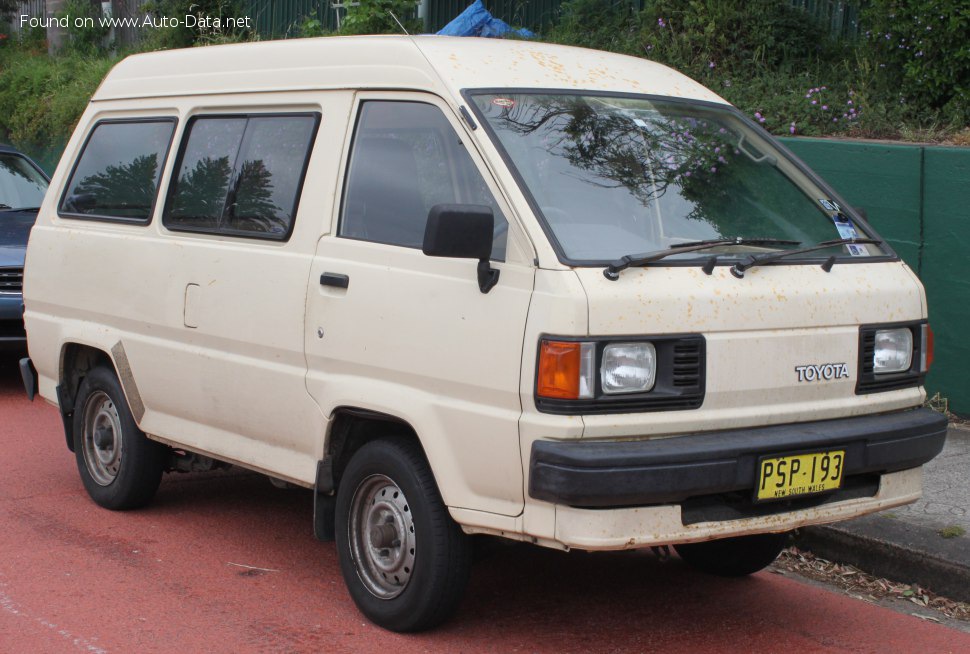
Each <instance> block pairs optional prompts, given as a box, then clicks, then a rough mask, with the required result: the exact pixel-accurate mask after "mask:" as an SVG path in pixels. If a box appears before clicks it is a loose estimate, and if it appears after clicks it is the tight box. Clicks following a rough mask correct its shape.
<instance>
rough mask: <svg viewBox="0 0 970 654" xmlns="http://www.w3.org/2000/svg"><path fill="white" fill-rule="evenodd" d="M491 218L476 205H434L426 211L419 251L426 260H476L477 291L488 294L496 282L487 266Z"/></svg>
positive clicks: (489, 212)
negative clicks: (438, 258) (427, 257)
mask: <svg viewBox="0 0 970 654" xmlns="http://www.w3.org/2000/svg"><path fill="white" fill-rule="evenodd" d="M494 229H495V216H494V215H493V214H492V209H491V207H486V206H482V205H477V204H436V205H435V206H433V207H431V211H429V212H428V223H427V225H426V226H425V228H424V244H423V246H422V248H421V249H422V251H423V252H424V253H425V254H426V255H428V256H429V257H453V258H455V259H478V288H479V289H481V291H482V293H488V292H489V291H490V290H492V287H493V286H495V284H496V283H497V282H498V275H499V272H500V271H498V270H495V269H494V268H492V266H491V265H490V264H489V257H490V256H491V254H492V238H493V237H492V233H493V231H494Z"/></svg>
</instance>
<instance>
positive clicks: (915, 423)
mask: <svg viewBox="0 0 970 654" xmlns="http://www.w3.org/2000/svg"><path fill="white" fill-rule="evenodd" d="M946 429H947V419H946V417H945V416H943V415H941V414H939V413H937V412H935V411H932V410H930V409H924V408H919V409H910V410H907V411H900V412H894V413H886V414H879V415H869V416H857V417H852V418H839V419H836V420H822V421H817V422H802V423H795V424H789V425H772V426H768V427H753V428H748V429H732V430H726V431H718V432H704V433H699V434H689V435H683V436H676V437H671V438H660V439H653V440H641V441H630V440H622V441H609V440H605V441H604V440H597V441H590V442H583V441H535V442H534V443H533V445H532V454H531V461H530V465H529V495H530V496H531V497H532V498H534V499H537V500H543V501H546V502H551V503H553V504H557V505H564V506H568V507H574V508H586V509H589V508H595V509H603V508H617V507H643V506H651V505H662V504H678V503H682V502H684V501H685V500H688V499H692V500H693V501H697V500H699V499H700V500H702V498H704V497H718V496H719V497H725V496H729V495H731V494H735V495H737V494H743V495H746V496H750V495H753V493H754V488H755V486H756V482H757V475H758V460H759V459H760V458H761V457H763V456H775V455H788V454H797V453H800V452H820V451H829V450H834V449H838V450H844V451H845V464H844V473H843V479H844V480H845V482H844V483H845V484H846V486H848V485H850V484H849V482H850V481H851V480H853V479H856V480H858V479H864V478H866V477H868V478H873V477H875V476H877V475H884V474H886V473H892V472H897V471H902V470H909V469H911V468H917V467H919V466H921V465H923V464H924V463H926V462H927V461H929V460H930V459H932V458H933V457H935V456H936V455H937V454H939V453H940V451H941V450H942V449H943V443H944V441H945V439H946ZM859 488H860V489H861V488H862V487H861V486H860V487H859ZM875 492H876V489H875V488H873V490H872V492H870V493H868V496H869V497H872V496H873V494H874V493H875ZM853 495H854V496H855V497H860V495H859V493H858V492H857V493H854V494H853ZM917 497H918V494H917ZM833 499H834V498H833ZM846 499H850V497H846ZM860 499H861V498H860ZM913 499H915V498H913ZM909 501H913V500H909ZM761 506H767V505H761ZM779 508H780V507H779ZM791 508H794V507H791ZM758 513H761V511H759V512H758ZM716 514H717V512H712V511H710V510H707V511H706V512H701V514H699V515H712V516H713V515H716Z"/></svg>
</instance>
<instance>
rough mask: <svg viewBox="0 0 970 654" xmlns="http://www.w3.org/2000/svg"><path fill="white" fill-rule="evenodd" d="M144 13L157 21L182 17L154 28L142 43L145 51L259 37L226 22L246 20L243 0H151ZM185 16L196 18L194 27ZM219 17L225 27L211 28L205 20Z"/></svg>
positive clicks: (231, 41)
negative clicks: (228, 25)
mask: <svg viewBox="0 0 970 654" xmlns="http://www.w3.org/2000/svg"><path fill="white" fill-rule="evenodd" d="M145 11H147V12H148V13H149V15H151V16H152V17H153V18H154V19H155V20H156V22H161V20H160V19H162V18H179V19H180V20H179V21H178V23H177V24H172V25H165V26H162V27H157V28H152V29H151V30H150V32H149V33H148V34H147V36H146V38H145V40H144V41H143V42H142V43H141V44H140V47H141V49H143V50H168V49H171V48H189V47H192V46H194V45H217V44H219V43H236V42H239V41H247V40H251V39H254V38H255V37H256V35H255V33H253V32H252V31H251V30H247V29H236V28H234V27H226V26H224V25H225V22H226V19H240V18H244V17H245V11H244V9H243V5H242V1H241V0H150V1H149V2H148V4H146V5H145ZM186 16H194V17H195V18H196V21H195V23H196V24H195V25H191V24H186V23H187V21H186V20H185V17H186ZM207 18H211V19H215V18H218V19H220V21H222V23H223V26H222V27H218V28H216V27H208V26H206V24H205V23H204V22H203V21H204V20H205V19H207Z"/></svg>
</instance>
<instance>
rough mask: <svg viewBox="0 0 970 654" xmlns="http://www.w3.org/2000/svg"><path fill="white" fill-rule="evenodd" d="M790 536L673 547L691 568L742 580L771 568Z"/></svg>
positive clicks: (742, 538)
mask: <svg viewBox="0 0 970 654" xmlns="http://www.w3.org/2000/svg"><path fill="white" fill-rule="evenodd" d="M790 533H791V532H784V533H781V534H756V535H754V536H738V537H735V538H722V539H719V540H709V541H706V542H704V543H686V544H683V545H674V549H675V550H677V554H679V555H680V558H682V559H683V560H684V561H686V562H687V563H689V564H690V565H691V566H693V567H695V568H697V569H698V570H701V571H703V572H706V573H708V574H712V575H717V576H719V577H743V576H745V575H750V574H753V573H755V572H758V571H759V570H763V569H764V568H766V567H768V566H769V565H771V563H772V562H773V561H774V560H775V559H776V558H778V555H779V554H781V551H782V550H783V549H785V547H786V546H787V545H788V537H789V534H790Z"/></svg>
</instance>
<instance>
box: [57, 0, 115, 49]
mask: <svg viewBox="0 0 970 654" xmlns="http://www.w3.org/2000/svg"><path fill="white" fill-rule="evenodd" d="M65 16H66V17H67V18H68V19H69V21H68V26H67V36H68V47H69V48H70V49H71V50H73V51H75V52H78V53H82V54H95V53H97V52H98V51H100V50H102V49H103V47H104V39H105V37H106V36H108V33H109V32H110V31H111V29H110V28H109V27H108V26H107V25H102V24H101V9H100V7H96V6H95V5H94V4H92V3H91V2H89V0H68V1H67V2H66V3H64V8H63V9H62V10H61V11H59V12H58V13H57V17H58V18H63V17H65Z"/></svg>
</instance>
